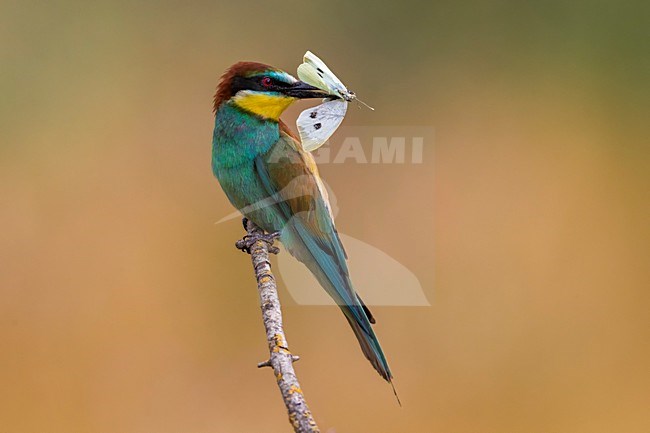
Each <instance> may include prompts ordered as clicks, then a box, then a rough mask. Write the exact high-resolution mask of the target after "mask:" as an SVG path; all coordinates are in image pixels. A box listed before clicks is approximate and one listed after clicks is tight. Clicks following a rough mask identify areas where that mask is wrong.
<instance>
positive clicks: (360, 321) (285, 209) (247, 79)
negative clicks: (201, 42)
mask: <svg viewBox="0 0 650 433" xmlns="http://www.w3.org/2000/svg"><path fill="white" fill-rule="evenodd" d="M325 96H327V95H326V94H325V92H323V91H322V90H320V89H318V88H316V87H313V86H310V85H308V84H306V83H303V82H301V81H298V80H297V79H295V78H294V77H293V76H291V75H290V74H288V73H286V72H284V71H281V70H279V69H276V68H272V67H270V66H268V65H264V64H261V63H254V62H240V63H236V64H235V65H233V66H232V67H230V68H229V69H228V70H227V71H226V72H225V73H224V75H223V76H222V77H221V80H220V82H219V85H218V87H217V93H216V95H215V98H214V111H215V126H214V136H213V139H212V171H213V172H214V175H215V176H216V177H217V179H218V180H219V183H220V184H221V187H222V188H223V190H224V192H225V193H226V196H228V199H229V200H230V202H231V203H232V204H233V205H234V206H235V207H236V208H237V209H239V210H240V211H241V212H242V213H243V214H244V216H245V217H246V218H248V219H250V220H251V221H252V222H254V223H255V224H256V225H257V226H258V227H260V228H262V229H263V230H264V231H266V232H267V233H279V239H280V241H281V242H282V244H283V245H284V246H285V248H286V249H287V250H288V251H289V253H290V254H291V255H293V256H294V257H295V258H297V259H298V260H299V261H301V262H302V263H304V264H305V265H306V266H307V268H309V270H310V271H311V272H312V273H313V274H314V276H315V277H316V279H317V280H318V281H319V282H320V284H321V285H322V286H323V288H324V289H325V290H326V291H327V293H328V294H329V295H330V296H331V297H332V298H333V299H334V300H335V301H336V303H337V304H338V306H339V307H340V308H341V310H342V311H343V314H344V315H345V318H346V319H347V320H348V322H349V323H350V326H351V327H352V330H353V331H354V334H355V335H356V337H357V339H358V340H359V344H360V345H361V350H362V351H363V353H364V355H365V356H366V358H368V360H369V361H370V363H371V364H372V365H373V367H374V368H375V369H376V370H377V371H378V372H379V374H380V375H381V376H382V377H383V378H384V379H386V380H387V381H388V382H391V383H392V381H391V379H392V374H391V372H390V369H389V367H388V363H387V362H386V357H385V356H384V353H383V351H382V349H381V346H380V345H379V341H378V340H377V337H376V336H375V333H374V331H373V329H372V327H371V323H375V320H374V318H373V316H372V314H371V313H370V310H368V308H367V307H366V306H365V305H364V304H363V302H362V301H361V299H360V298H359V296H358V295H357V293H356V292H355V291H354V288H353V287H352V282H351V281H350V276H349V274H348V267H347V264H346V259H347V256H346V253H345V250H344V249H343V245H342V244H341V240H340V239H339V236H338V234H337V231H336V227H335V226H334V219H333V217H332V213H331V211H330V206H329V202H328V198H327V193H326V191H325V188H324V186H323V183H322V181H321V180H320V177H319V175H318V169H317V167H316V163H315V162H314V159H313V157H312V156H311V154H310V153H309V152H306V151H304V150H303V148H302V145H301V143H300V141H299V140H298V138H297V137H296V135H295V134H294V133H293V132H292V131H291V130H290V129H289V128H288V127H287V125H286V124H285V123H284V122H282V120H280V115H281V114H282V112H283V111H284V110H285V109H286V108H287V107H288V106H289V105H291V103H293V102H294V101H297V100H298V99H303V98H323V97H325ZM260 203H262V204H261V205H260Z"/></svg>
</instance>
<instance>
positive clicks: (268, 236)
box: [235, 232, 280, 254]
mask: <svg viewBox="0 0 650 433" xmlns="http://www.w3.org/2000/svg"><path fill="white" fill-rule="evenodd" d="M279 236H280V232H275V233H262V232H256V233H253V234H251V235H246V236H244V237H243V238H242V239H240V240H238V241H237V242H236V243H235V246H236V247H237V248H238V249H240V250H242V251H243V252H245V253H248V254H250V253H251V248H252V247H253V245H254V244H255V242H257V241H262V242H266V243H267V244H268V249H269V253H271V254H278V253H279V252H280V249H279V248H278V247H276V246H274V245H273V242H275V240H276V239H277V238H278V237H279Z"/></svg>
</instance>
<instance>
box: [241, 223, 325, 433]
mask: <svg viewBox="0 0 650 433" xmlns="http://www.w3.org/2000/svg"><path fill="white" fill-rule="evenodd" d="M244 225H245V227H246V231H247V232H248V234H247V235H246V236H245V237H244V239H242V240H240V241H238V242H237V243H236V246H237V248H239V249H241V250H244V251H247V252H249V253H250V255H251V261H252V262H253V269H254V270H255V278H256V279H257V290H258V292H259V295H260V304H261V307H262V319H263V320H264V328H265V329H266V339H267V341H268V344H269V353H270V358H269V360H268V361H264V362H261V363H259V364H258V365H257V366H258V367H260V368H261V367H272V368H273V373H274V374H275V379H276V381H277V383H278V387H279V388H280V392H281V393H282V399H283V400H284V404H285V406H286V407H287V412H288V413H289V422H291V425H292V426H293V430H294V431H295V432H296V433H318V432H320V430H319V429H318V426H317V425H316V421H314V418H313V417H312V414H311V412H310V410H309V407H308V406H307V401H306V400H305V396H304V395H303V392H302V388H300V384H299V383H298V377H297V376H296V372H295V371H294V369H293V363H294V362H295V361H297V360H298V359H300V358H299V357H298V356H296V355H292V354H291V352H289V345H288V344H287V338H286V337H285V335H284V329H283V326H282V311H281V309H280V299H279V297H278V290H277V286H276V284H275V278H274V277H273V274H272V273H271V263H270V262H269V251H271V252H273V253H277V251H278V250H277V248H276V247H273V246H272V242H273V239H274V238H275V237H276V236H274V235H267V234H264V231H263V230H261V229H260V228H258V227H257V226H256V225H255V224H253V223H252V222H251V221H250V220H246V219H244Z"/></svg>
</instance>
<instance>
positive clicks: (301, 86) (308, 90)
mask: <svg viewBox="0 0 650 433" xmlns="http://www.w3.org/2000/svg"><path fill="white" fill-rule="evenodd" d="M284 94H285V95H287V96H291V97H292V98H300V99H304V98H324V97H326V96H328V95H329V94H328V93H327V92H326V91H324V90H321V89H319V88H318V87H314V86H310V85H309V84H307V83H303V82H302V81H298V82H296V83H295V84H294V85H292V86H291V87H289V88H287V89H286V90H285V91H284Z"/></svg>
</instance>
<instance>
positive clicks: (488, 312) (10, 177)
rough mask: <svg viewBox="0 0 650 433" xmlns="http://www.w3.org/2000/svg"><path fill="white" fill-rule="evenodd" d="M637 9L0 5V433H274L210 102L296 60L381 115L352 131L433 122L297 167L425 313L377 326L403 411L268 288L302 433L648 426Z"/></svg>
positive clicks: (347, 349)
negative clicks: (413, 159) (386, 258)
mask: <svg viewBox="0 0 650 433" xmlns="http://www.w3.org/2000/svg"><path fill="white" fill-rule="evenodd" d="M633 3H634V2H624V3H620V2H596V3H594V2H583V1H577V2H575V1H574V2H571V3H570V4H567V3H566V2H560V1H550V2H533V1H523V2H522V1H518V2H514V1H512V2H487V3H486V2H478V1H474V2H465V3H462V4H459V3H458V2H435V3H431V4H428V3H424V2H422V3H418V2H412V3H408V2H395V3H394V4H383V3H381V2H379V3H378V2H372V3H365V4H364V3H361V2H355V3H353V4H349V3H348V2H342V1H327V2H320V1H318V2H265V3H252V2H248V1H243V0H242V1H237V2H233V3H231V4H224V3H220V2H214V1H212V2H193V3H189V4H188V3H187V2H175V1H163V2H144V1H142V2H126V1H111V2H78V1H72V0H67V1H60V2H49V3H42V4H41V3H37V2H30V1H14V0H5V1H3V2H2V3H0V60H1V68H0V94H1V95H2V97H1V98H0V140H1V142H0V197H2V208H1V212H0V227H2V230H0V348H1V349H2V350H1V352H0V431H1V432H7V433H41V432H47V433H56V432H66V433H73V432H92V433H109V432H110V433H118V432H119V433H149V432H157V433H166V432H170V433H171V432H184V433H185V432H187V433H193V432H197V433H203V432H206V433H207V432H215V433H221V432H224V433H229V432H242V433H246V432H260V431H264V432H267V433H274V432H286V431H289V425H288V424H287V421H286V414H285V411H284V408H283V406H282V403H281V400H280V398H279V394H278V391H277V388H276V385H275V383H274V382H275V381H274V379H273V377H272V375H271V373H270V371H268V370H258V369H257V368H256V367H255V364H256V363H257V362H259V361H262V360H264V359H265V357H266V356H267V353H266V346H265V341H264V334H263V328H262V324H261V318H260V312H259V306H258V301H257V293H256V290H255V284H254V280H253V277H252V272H251V268H250V263H249V260H248V257H247V256H245V255H243V254H242V253H240V252H238V251H236V250H235V249H234V247H233V243H234V241H235V240H236V239H238V238H239V237H241V236H242V234H243V231H242V228H241V226H240V223H239V221H238V220H232V221H230V222H228V223H224V224H219V225H215V224H214V222H215V221H217V220H218V219H220V218H221V217H223V216H224V215H226V214H227V213H229V212H231V210H232V209H231V207H230V205H229V203H228V202H227V199H226V198H225V196H224V194H223V193H222V192H221V190H220V187H219V186H218V184H217V182H216V180H215V179H213V177H212V174H211V171H210V146H211V144H210V142H211V134H212V126H213V116H212V113H211V97H212V93H213V90H214V87H215V85H216V82H217V78H218V76H219V75H220V74H221V73H222V71H223V70H224V69H225V68H226V67H227V66H229V65H230V64H232V63H234V62H235V61H238V60H257V61H262V62H267V63H270V64H273V65H274V66H277V67H281V68H284V69H287V70H289V71H290V72H293V71H295V68H296V66H297V65H298V63H299V62H300V59H301V56H302V54H303V53H304V51H306V50H307V49H310V50H313V51H314V52H316V53H317V54H319V55H320V56H321V57H322V58H323V59H325V60H326V61H327V63H328V64H329V65H330V66H331V67H332V69H333V70H334V71H336V73H337V74H338V75H339V76H340V77H341V78H342V79H343V80H344V82H346V83H347V84H348V85H349V86H350V88H352V89H354V90H355V91H357V93H359V94H360V95H362V97H363V99H364V100H366V101H367V102H368V103H370V104H371V105H373V106H375V107H376V109H377V110H376V111H375V112H371V111H369V110H357V109H356V108H355V109H354V110H352V108H354V107H351V110H350V115H349V116H348V118H347V119H346V121H345V122H346V124H347V125H351V126H354V125H371V126H372V125H375V126H381V127H382V128H384V127H390V126H400V127H403V126H426V127H433V128H435V142H430V143H427V142H425V144H426V145H427V147H426V149H425V153H424V163H423V164H421V165H410V164H406V165H381V166H376V165H374V166H373V165H357V164H353V163H347V164H344V165H324V166H323V168H322V170H321V171H322V174H323V176H324V177H325V179H326V180H327V182H328V183H329V184H330V186H331V187H332V188H333V190H334V191H335V193H336V195H337V200H338V201H337V202H338V206H339V207H340V213H339V216H338V219H337V225H338V227H339V229H340V230H341V231H342V232H344V233H346V234H348V235H350V236H354V237H356V238H357V239H360V240H363V241H364V242H368V243H370V244H373V245H374V246H376V247H378V248H380V249H381V250H383V251H385V252H388V253H389V254H390V255H391V256H392V257H394V258H395V259H397V260H398V261H399V262H401V263H402V264H404V265H406V266H408V267H409V269H410V270H411V271H413V272H414V273H415V274H416V275H417V276H418V277H419V279H420V282H421V284H422V285H423V287H424V290H425V292H426V294H427V297H428V299H429V300H430V301H431V303H432V306H431V307H410V308H408V307H376V308H375V309H374V312H375V315H376V316H377V318H378V324H377V327H376V329H377V332H378V334H379V336H380V339H381V341H382V344H383V346H384V348H385V350H386V352H387V354H388V357H389V360H390V362H391V365H392V368H393V370H394V372H395V376H396V385H397V388H398V390H399V393H400V397H401V399H402V402H403V405H404V407H402V408H399V407H398V406H397V404H396V403H395V400H394V397H393V395H392V392H391V390H390V387H389V386H388V385H386V384H385V383H383V382H382V380H381V379H380V378H379V377H378V376H377V374H376V373H375V372H374V371H373V370H372V368H371V367H370V365H369V364H368V363H367V361H366V360H365V359H364V358H363V356H362V355H361V353H360V351H359V349H358V347H357V343H356V341H355V340H354V337H353V334H352V332H351V331H350V330H349V329H348V325H347V324H346V323H345V320H344V319H343V317H342V315H341V314H340V312H339V311H337V309H336V308H333V307H309V306H299V305H297V304H296V303H295V302H293V301H292V300H291V298H290V297H289V296H288V294H287V292H286V291H285V290H284V289H283V288H281V292H280V296H281V298H282V299H283V302H284V312H285V324H286V331H287V335H288V339H289V343H290V345H291V348H292V350H293V351H294V352H295V353H297V354H299V355H301V357H302V360H301V361H300V362H299V363H298V364H296V368H297V371H298V373H299V376H300V379H301V382H302V385H303V389H304V390H305V393H306V395H307V397H308V399H309V403H310V405H311V407H312V410H313V412H314V413H315V416H316V419H317V421H318V422H319V424H320V426H321V429H322V430H323V432H329V433H333V432H336V433H345V432H377V433H384V432H385V433H402V432H403V433H420V432H422V433H429V432H444V433H465V432H467V433H489V432H498V433H503V432H508V433H510V432H512V433H516V432H526V433H535V432H540V433H541V432H543V433H546V432H554V433H578V432H590V433H598V432H603V433H611V432H625V433H628V432H629V433H634V432H639V433H641V432H647V431H650V422H649V419H650V418H649V417H648V401H649V398H650V395H649V391H648V390H649V388H650V370H649V368H648V365H649V364H650V347H649V346H648V341H649V337H650V335H649V331H650V326H649V323H648V293H649V291H648V288H649V283H650V281H649V280H650V278H649V276H650V275H649V271H648V263H647V262H648V256H649V254H648V253H649V251H648V241H649V240H650V239H649V236H648V235H649V233H648V211H649V209H648V180H649V179H648V177H649V176H648V171H649V170H648V169H649V164H648V163H649V159H650V152H649V151H648V143H647V129H646V128H645V127H644V126H647V125H644V123H646V124H647V116H648V100H650V97H649V96H650V95H649V94H648V90H649V86H648V81H647V77H645V76H644V75H642V72H643V70H644V67H645V70H646V71H647V40H648V31H647V25H646V24H644V22H643V18H644V17H647V16H648V12H649V10H648V6H647V3H643V4H642V3H641V2H639V4H638V5H634V4H633ZM644 46H645V49H644V48H643V47H644ZM305 106H306V104H305V103H300V106H299V107H295V108H292V109H291V110H290V112H288V113H287V116H286V119H287V120H288V122H289V123H290V124H292V123H293V117H292V116H295V115H296V114H297V113H298V112H299V110H300V109H301V108H304V107H305ZM429 144H430V145H429ZM360 271H363V270H360ZM352 272H353V274H354V272H355V269H353V270H352ZM395 290H399V287H395Z"/></svg>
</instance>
